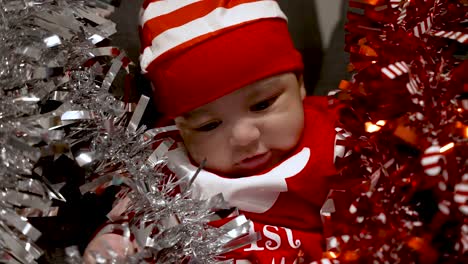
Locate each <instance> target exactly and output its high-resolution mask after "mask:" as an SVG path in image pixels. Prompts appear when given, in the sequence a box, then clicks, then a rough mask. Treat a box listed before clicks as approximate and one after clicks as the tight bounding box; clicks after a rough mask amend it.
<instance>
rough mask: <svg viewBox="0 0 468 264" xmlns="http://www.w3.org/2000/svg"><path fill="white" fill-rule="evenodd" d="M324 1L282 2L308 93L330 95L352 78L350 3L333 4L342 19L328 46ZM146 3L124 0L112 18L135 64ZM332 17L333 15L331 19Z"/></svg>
mask: <svg viewBox="0 0 468 264" xmlns="http://www.w3.org/2000/svg"><path fill="white" fill-rule="evenodd" d="M321 1H325V0H279V1H278V2H279V4H280V6H281V8H282V9H283V11H284V12H285V13H286V15H287V16H288V18H289V30H290V32H291V36H292V38H293V40H294V43H295V45H296V48H297V49H298V50H299V51H300V52H301V53H302V55H303V59H304V64H305V70H304V78H305V82H306V87H307V91H308V93H309V94H317V95H323V94H326V93H327V91H329V90H331V89H335V88H337V86H338V84H339V82H340V81H341V80H342V79H349V75H348V74H347V73H346V71H345V69H346V64H347V61H348V58H347V55H346V53H345V52H344V30H343V28H344V22H345V11H346V6H347V0H345V1H343V0H341V1H338V0H333V1H332V2H333V4H336V5H340V8H341V17H338V21H337V24H336V27H335V30H334V31H333V32H332V33H331V38H330V41H329V43H330V44H329V45H327V46H326V47H324V44H323V43H324V41H323V39H322V38H323V36H322V35H324V34H321V33H320V32H321V31H322V32H323V28H324V26H323V25H322V30H321V28H320V27H321V26H320V25H319V22H320V21H319V18H318V17H319V16H318V15H319V13H320V12H321V15H322V17H323V16H325V17H326V18H327V15H328V14H326V12H327V11H328V10H326V9H323V10H318V9H319V8H320V5H319V4H318V2H321ZM325 2H326V1H325ZM142 3H143V0H122V1H121V3H120V7H118V8H116V10H115V12H114V13H113V14H112V15H111V17H110V18H111V19H112V20H113V21H115V22H116V23H117V31H118V32H117V33H116V34H115V35H113V37H112V41H113V44H114V45H115V46H119V47H121V48H123V49H124V50H126V51H127V53H128V55H129V57H130V58H131V59H132V60H133V61H134V62H138V56H139V41H138V30H137V24H138V13H139V10H140V6H141V4H142ZM322 3H323V2H322ZM333 4H328V5H333ZM324 12H325V14H324ZM332 17H333V16H331V15H330V19H332ZM333 19H334V18H333ZM327 22H329V21H327ZM333 22H334V21H333ZM322 23H323V21H322Z"/></svg>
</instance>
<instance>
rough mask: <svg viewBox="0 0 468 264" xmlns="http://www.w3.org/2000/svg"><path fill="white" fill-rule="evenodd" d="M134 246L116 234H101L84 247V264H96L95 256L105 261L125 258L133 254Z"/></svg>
mask: <svg viewBox="0 0 468 264" xmlns="http://www.w3.org/2000/svg"><path fill="white" fill-rule="evenodd" d="M135 251H136V245H135V244H134V243H132V242H131V241H130V240H128V239H127V238H125V237H123V236H121V235H118V234H102V235H99V236H97V237H95V238H94V239H93V240H92V241H91V242H90V243H89V244H88V246H87V247H86V250H85V252H84V262H85V263H86V264H94V263H97V261H96V258H95V257H96V255H97V254H99V255H100V256H102V257H104V258H106V259H116V258H125V257H126V256H129V255H132V254H134V253H135Z"/></svg>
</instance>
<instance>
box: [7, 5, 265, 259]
mask: <svg viewBox="0 0 468 264" xmlns="http://www.w3.org/2000/svg"><path fill="white" fill-rule="evenodd" d="M104 2H105V1H104ZM104 2H101V1H91V0H88V1H72V0H70V1H68V0H35V1H28V0H0V6H1V9H0V16H1V18H0V38H1V42H2V44H1V45H0V96H1V98H2V100H1V101H0V194H1V196H0V197H1V198H0V201H1V203H0V252H1V254H0V261H1V262H5V263H36V261H37V259H38V258H39V257H40V256H41V255H42V253H43V252H42V250H41V249H40V248H39V247H38V246H36V245H35V244H34V242H35V241H37V239H38V238H39V237H40V235H41V233H40V232H39V231H38V230H37V229H36V228H34V227H33V226H32V225H31V224H30V223H29V222H28V219H27V217H31V216H35V217H47V216H54V215H57V210H58V209H59V208H56V207H52V200H53V199H56V200H60V201H64V202H65V198H64V197H63V196H62V195H61V194H60V192H59V191H58V190H59V187H60V185H54V184H51V183H50V182H49V180H48V179H47V175H43V169H42V168H41V166H40V165H39V163H38V161H39V160H40V159H41V158H44V157H51V156H52V157H55V158H57V157H59V156H60V155H65V156H67V157H69V158H71V159H72V160H74V161H75V162H76V164H78V165H79V166H80V167H82V168H84V169H85V170H86V173H87V183H86V184H84V185H83V186H81V187H80V190H81V192H82V193H86V192H94V191H96V190H97V189H99V188H105V187H107V186H111V185H125V186H126V188H127V190H128V192H127V194H126V196H125V197H126V198H127V199H129V202H128V205H127V206H126V207H125V211H126V212H127V214H124V215H126V216H127V218H125V217H124V218H123V219H119V220H123V221H119V222H118V223H117V222H116V223H114V224H113V225H111V226H112V228H113V229H120V230H121V231H122V234H124V235H123V237H130V236H132V237H135V241H136V243H137V246H138V247H139V248H140V250H139V251H138V253H136V254H133V255H132V256H126V257H125V256H118V255H116V254H114V253H115V252H112V249H109V250H108V251H107V252H104V253H103V252H95V254H93V256H94V257H95V261H96V262H99V263H129V262H130V263H141V262H144V261H148V262H152V263H175V262H180V261H190V263H210V262H217V261H218V258H217V256H218V255H219V254H222V253H224V252H228V251H230V250H233V249H235V248H237V247H240V246H243V245H245V244H247V243H250V242H251V241H253V240H255V239H257V238H256V236H255V235H247V233H248V227H249V224H250V223H249V222H248V221H247V220H246V219H245V218H244V217H242V216H237V217H236V218H234V219H233V220H232V221H231V222H229V223H228V224H226V225H224V226H222V227H220V228H215V227H211V226H209V225H208V223H209V222H210V221H212V220H215V219H217V215H216V210H217V209H227V206H226V205H225V203H224V202H223V200H222V197H220V196H216V197H213V198H211V199H210V200H208V201H203V200H199V199H197V198H196V197H197V195H196V194H194V193H191V191H189V189H188V188H187V187H188V185H189V184H190V182H189V180H187V179H180V180H175V178H174V177H173V175H171V174H170V173H169V172H168V170H165V169H164V168H165V166H166V165H167V158H166V157H165V154H166V152H167V148H164V146H167V145H170V144H172V143H173V142H171V141H170V140H167V139H165V140H164V142H163V144H161V145H160V146H162V148H161V147H159V148H157V149H156V150H153V149H152V146H153V144H154V143H155V140H154V138H155V136H156V135H157V134H159V133H160V132H163V131H161V130H158V129H151V130H147V129H146V128H145V127H139V123H140V121H141V118H142V115H143V112H144V110H145V108H146V104H147V103H148V100H149V99H148V98H146V97H142V98H141V99H140V102H139V104H138V105H137V106H136V108H135V107H134V105H132V104H129V103H124V102H122V101H121V100H119V98H117V97H115V95H113V94H112V93H110V92H109V91H110V90H112V89H111V86H112V85H113V83H114V80H115V79H116V76H117V75H118V74H122V73H123V74H128V73H129V66H131V62H129V60H128V59H127V58H126V56H125V52H123V51H121V50H119V49H118V48H115V47H107V46H105V47H103V45H102V43H103V40H107V39H108V38H109V37H110V36H111V35H112V34H113V33H115V31H116V28H115V24H114V23H113V22H112V21H109V20H107V19H106V18H104V17H103V16H101V15H99V14H108V13H109V12H111V11H112V7H111V6H110V5H108V4H106V3H104ZM97 45H99V47H98V46H97ZM49 102H56V103H58V104H59V105H60V106H59V107H58V108H56V109H53V110H51V111H48V110H47V107H45V106H47V104H48V103H49ZM133 108H134V109H133ZM133 110H134V111H133ZM160 140H162V139H160ZM193 176H194V175H191V178H192V177H193ZM176 189H180V190H181V192H179V193H178V194H174V193H175V190H176ZM129 214H132V215H134V217H133V218H130V217H128V215H129ZM111 220H116V219H111ZM156 229H157V230H158V232H155V230H156ZM67 254H68V259H69V262H70V263H81V262H82V257H81V254H79V252H77V250H76V249H75V248H73V247H71V248H68V249H67Z"/></svg>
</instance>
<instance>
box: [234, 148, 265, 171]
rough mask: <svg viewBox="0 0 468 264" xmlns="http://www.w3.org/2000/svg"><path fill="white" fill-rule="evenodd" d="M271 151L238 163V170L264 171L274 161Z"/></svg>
mask: <svg viewBox="0 0 468 264" xmlns="http://www.w3.org/2000/svg"><path fill="white" fill-rule="evenodd" d="M272 157H273V156H272V153H271V151H267V152H264V153H260V154H256V155H254V156H252V157H248V158H246V159H243V160H242V161H240V162H239V163H237V165H238V168H239V169H242V170H249V171H250V170H253V171H258V170H261V169H264V168H265V167H266V166H267V165H269V164H270V163H271V159H272Z"/></svg>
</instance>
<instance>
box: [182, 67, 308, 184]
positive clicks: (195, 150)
mask: <svg viewBox="0 0 468 264" xmlns="http://www.w3.org/2000/svg"><path fill="white" fill-rule="evenodd" d="M304 96H305V89H304V86H303V82H302V80H301V81H298V80H297V78H296V75H294V74H293V73H287V74H281V75H277V76H274V77H271V78H267V79H265V80H262V81H259V82H256V83H254V84H252V85H249V86H246V87H243V88H241V89H239V90H237V91H235V92H233V93H230V94H228V95H225V96H224V97H221V98H219V99H217V100H215V101H213V102H211V103H208V104H206V105H203V106H201V107H199V108H197V109H195V110H193V111H191V112H189V113H187V114H185V115H183V116H180V117H177V118H176V119H175V121H176V125H177V126H178V128H179V129H180V133H181V136H182V139H183V140H184V143H185V146H186V148H187V150H188V152H189V154H190V156H191V157H192V159H193V160H194V161H195V162H197V163H198V164H200V163H201V162H202V161H203V160H204V159H206V164H205V169H207V170H211V171H214V172H216V173H219V174H224V175H227V176H234V177H242V176H249V175H253V174H257V173H259V172H262V171H264V170H267V169H270V168H272V167H274V166H275V165H276V164H277V163H278V162H279V161H281V160H282V159H283V158H284V157H285V155H286V154H287V153H288V151H290V150H291V149H292V148H294V147H295V146H296V144H297V143H298V141H299V139H300V137H301V134H302V130H303V127H304V111H303V108H302V99H303V98H304Z"/></svg>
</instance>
